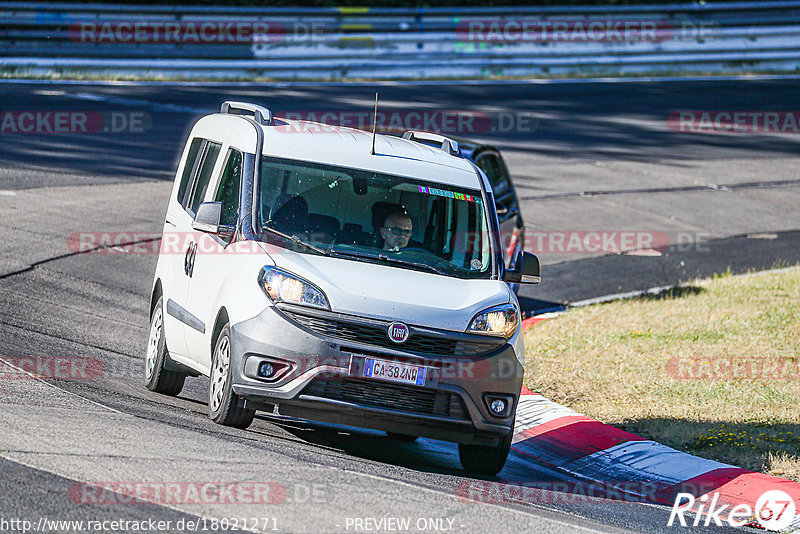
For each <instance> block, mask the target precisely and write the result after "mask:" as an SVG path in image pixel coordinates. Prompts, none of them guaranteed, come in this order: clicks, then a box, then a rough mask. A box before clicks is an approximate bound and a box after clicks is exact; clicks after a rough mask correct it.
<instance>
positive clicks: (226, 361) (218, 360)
mask: <svg viewBox="0 0 800 534" xmlns="http://www.w3.org/2000/svg"><path fill="white" fill-rule="evenodd" d="M230 363H231V343H230V338H228V336H223V337H221V338H220V340H219V344H218V345H217V353H216V355H215V357H214V368H213V369H212V370H211V399H210V401H211V410H212V411H213V412H216V411H218V410H219V408H220V406H222V397H223V395H224V392H225V382H226V381H227V380H228V368H229V367H230Z"/></svg>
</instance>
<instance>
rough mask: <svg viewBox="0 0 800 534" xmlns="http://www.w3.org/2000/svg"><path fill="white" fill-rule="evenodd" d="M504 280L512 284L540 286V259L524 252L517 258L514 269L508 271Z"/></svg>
mask: <svg viewBox="0 0 800 534" xmlns="http://www.w3.org/2000/svg"><path fill="white" fill-rule="evenodd" d="M503 280H504V281H505V282H509V283H511V284H538V283H539V282H540V281H541V271H540V267H539V258H537V257H536V254H531V253H530V252H525V251H524V250H523V251H522V252H520V253H519V256H518V257H517V263H516V265H515V267H514V269H513V270H512V269H506V272H505V273H504V274H503Z"/></svg>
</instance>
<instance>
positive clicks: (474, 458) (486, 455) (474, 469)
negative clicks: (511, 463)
mask: <svg viewBox="0 0 800 534" xmlns="http://www.w3.org/2000/svg"><path fill="white" fill-rule="evenodd" d="M513 437H514V431H513V430H512V431H511V432H509V433H508V434H506V435H505V436H503V439H502V440H501V441H500V443H499V444H497V445H495V446H494V447H489V446H486V445H464V444H461V443H459V444H458V457H459V459H460V460H461V466H462V467H463V468H464V469H465V470H466V471H469V472H470V473H475V474H477V475H486V476H493V475H496V474H497V473H499V472H500V471H502V469H503V466H504V465H505V464H506V459H507V458H508V452H509V451H510V450H511V439H512V438H513Z"/></svg>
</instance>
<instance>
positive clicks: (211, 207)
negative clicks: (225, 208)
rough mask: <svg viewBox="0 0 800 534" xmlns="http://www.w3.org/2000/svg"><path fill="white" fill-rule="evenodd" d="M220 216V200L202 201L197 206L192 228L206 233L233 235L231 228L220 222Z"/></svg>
mask: <svg viewBox="0 0 800 534" xmlns="http://www.w3.org/2000/svg"><path fill="white" fill-rule="evenodd" d="M221 218H222V202H203V203H202V204H200V206H199V207H198V208H197V213H196V214H195V216H194V221H192V228H193V229H194V230H198V231H200V232H205V233H207V234H214V235H219V236H226V237H229V236H231V235H233V228H231V227H230V226H224V225H221V224H220V219H221Z"/></svg>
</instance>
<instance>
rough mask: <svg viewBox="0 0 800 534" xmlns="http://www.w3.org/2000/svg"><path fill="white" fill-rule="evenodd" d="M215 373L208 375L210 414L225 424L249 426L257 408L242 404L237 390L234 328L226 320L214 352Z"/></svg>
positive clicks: (217, 421) (212, 360)
mask: <svg viewBox="0 0 800 534" xmlns="http://www.w3.org/2000/svg"><path fill="white" fill-rule="evenodd" d="M226 360H227V361H226ZM210 374H211V376H209V377H208V414H209V416H210V417H211V420H212V421H214V422H215V423H217V424H220V425H224V426H232V427H234V428H247V427H249V426H250V425H251V424H252V423H253V417H255V415H256V411H255V410H250V409H247V408H244V407H243V406H242V404H243V403H242V402H241V399H240V398H239V396H238V395H237V394H236V393H234V392H233V387H232V384H233V380H232V379H231V328H230V325H228V324H226V325H225V326H223V327H222V330H221V331H220V333H219V336H217V342H216V343H215V344H214V352H213V353H212V354H211V373H210Z"/></svg>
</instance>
